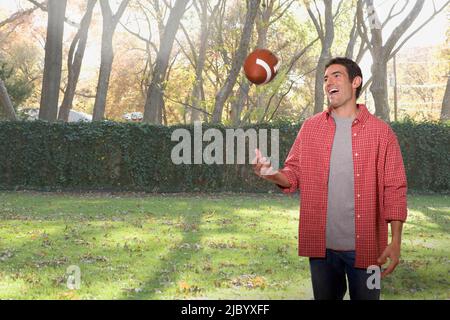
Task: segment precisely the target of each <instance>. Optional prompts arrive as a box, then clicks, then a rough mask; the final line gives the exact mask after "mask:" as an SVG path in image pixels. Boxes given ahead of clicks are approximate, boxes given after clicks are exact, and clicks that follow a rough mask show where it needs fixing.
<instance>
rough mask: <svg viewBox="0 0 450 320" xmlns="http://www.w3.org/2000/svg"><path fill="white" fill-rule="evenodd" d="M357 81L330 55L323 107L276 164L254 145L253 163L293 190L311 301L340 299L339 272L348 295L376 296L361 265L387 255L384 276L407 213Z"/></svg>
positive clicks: (381, 130)
mask: <svg viewBox="0 0 450 320" xmlns="http://www.w3.org/2000/svg"><path fill="white" fill-rule="evenodd" d="M362 80H363V79H362V73H361V69H360V68H359V66H358V65H357V64H356V63H355V62H353V61H352V60H350V59H347V58H334V59H332V60H331V61H330V62H329V63H328V64H327V65H326V70H325V75H324V86H323V89H324V91H325V94H326V96H327V100H328V106H329V107H328V109H327V110H326V111H324V112H322V113H319V114H316V115H314V116H312V117H311V118H309V119H307V120H306V121H305V122H304V123H303V125H302V127H301V129H300V132H299V133H298V135H297V138H296V140H295V142H294V144H293V146H292V148H291V150H290V152H289V154H288V156H287V159H286V161H285V165H284V168H283V169H281V170H279V171H274V170H273V168H272V167H271V165H270V162H268V160H267V159H266V158H264V157H263V156H262V155H261V153H260V151H259V150H258V149H257V150H256V158H255V159H254V162H253V163H254V165H253V167H254V171H255V173H256V174H257V175H258V176H260V177H262V178H264V179H266V180H268V181H271V182H273V183H275V184H277V185H278V186H279V187H280V188H282V190H283V192H285V193H289V192H295V191H296V190H297V189H299V190H300V222H299V238H298V239H299V249H298V250H299V255H300V256H307V257H310V258H309V260H310V270H311V279H312V286H313V292H314V298H315V299H342V298H343V297H344V295H345V293H346V291H347V283H346V277H347V280H348V284H349V293H350V298H351V299H374V300H376V299H379V297H380V288H379V286H378V288H377V287H375V288H373V286H371V285H368V282H369V284H374V283H376V281H375V282H373V283H372V282H371V281H370V280H371V278H373V275H372V273H368V272H367V268H368V267H369V266H374V265H375V266H381V265H384V264H385V263H386V262H387V259H388V258H389V259H390V263H389V265H388V266H387V268H386V269H385V270H384V271H383V273H382V275H381V277H384V276H386V275H388V274H389V273H391V272H392V271H393V270H394V269H395V267H396V266H397V264H398V263H399V258H400V243H401V233H402V225H403V222H404V221H405V220H406V215H407V201H406V189H407V186H406V175H405V170H404V166H403V160H402V155H401V152H400V147H399V144H398V140H397V137H396V135H395V133H394V132H393V131H392V129H391V128H390V126H389V125H388V124H386V123H385V122H383V121H382V120H380V119H378V118H376V117H375V116H373V115H372V114H370V113H369V112H368V110H367V108H366V107H365V106H364V105H361V104H359V105H357V104H356V99H357V98H358V97H359V94H360V91H361V87H362ZM388 223H390V225H391V235H392V238H391V241H390V243H389V244H388ZM369 277H371V278H369ZM367 280H369V281H367Z"/></svg>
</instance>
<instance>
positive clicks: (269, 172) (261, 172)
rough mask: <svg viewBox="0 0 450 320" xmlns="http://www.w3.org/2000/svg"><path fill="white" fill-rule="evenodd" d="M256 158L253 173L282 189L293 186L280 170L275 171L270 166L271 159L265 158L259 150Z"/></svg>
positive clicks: (253, 163)
mask: <svg viewBox="0 0 450 320" xmlns="http://www.w3.org/2000/svg"><path fill="white" fill-rule="evenodd" d="M255 153H256V157H255V159H253V161H252V165H253V171H254V172H255V174H256V175H257V176H258V177H261V178H263V179H266V180H268V181H270V182H273V183H275V184H277V185H279V186H280V187H282V188H289V187H290V186H291V184H290V183H289V181H288V179H287V177H286V176H285V175H284V174H283V173H281V172H280V171H278V170H275V169H274V168H273V167H272V165H271V164H270V161H269V159H267V158H266V157H263V155H262V154H261V151H259V149H255Z"/></svg>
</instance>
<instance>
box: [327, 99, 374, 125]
mask: <svg viewBox="0 0 450 320" xmlns="http://www.w3.org/2000/svg"><path fill="white" fill-rule="evenodd" d="M356 107H357V108H358V110H359V112H358V114H357V115H356V118H355V120H354V121H353V124H354V125H355V124H358V123H360V124H364V123H365V122H366V120H367V118H369V115H370V113H369V110H367V107H366V106H365V105H364V104H357V105H356ZM324 114H325V118H326V120H327V121H328V119H329V118H330V116H331V107H328V108H327V110H325V111H324Z"/></svg>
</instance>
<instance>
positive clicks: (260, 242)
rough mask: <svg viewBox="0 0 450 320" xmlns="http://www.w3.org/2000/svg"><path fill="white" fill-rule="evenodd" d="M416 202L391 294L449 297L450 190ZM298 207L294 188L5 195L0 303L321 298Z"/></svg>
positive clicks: (386, 285) (0, 199) (387, 284)
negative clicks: (302, 247) (301, 250)
mask: <svg viewBox="0 0 450 320" xmlns="http://www.w3.org/2000/svg"><path fill="white" fill-rule="evenodd" d="M408 204H409V220H408V222H407V224H406V225H405V227H404V239H403V247H402V263H401V264H400V265H399V266H398V268H397V270H396V271H395V273H394V274H393V275H392V276H390V277H389V278H387V279H386V280H385V281H383V282H382V288H383V289H382V290H383V291H382V298H383V299H450V282H449V279H450V196H448V195H432V196H430V195H427V196H425V195H410V196H409V198H408ZM298 207H299V204H298V197H296V196H292V197H287V196H283V195H189V196H188V195H183V196H182V195H165V196H163V195H143V194H118V195H111V194H82V195H76V194H54V193H33V192H1V193H0V299H311V298H312V290H311V284H310V274H309V264H308V260H307V258H303V257H298V256H297V228H298ZM70 265H77V266H79V268H80V269H81V288H80V289H79V290H69V289H68V288H67V286H66V282H67V275H66V269H67V267H68V266H70Z"/></svg>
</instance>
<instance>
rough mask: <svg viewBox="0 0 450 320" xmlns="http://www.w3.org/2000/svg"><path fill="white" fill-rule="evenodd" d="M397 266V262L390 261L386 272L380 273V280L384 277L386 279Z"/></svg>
mask: <svg viewBox="0 0 450 320" xmlns="http://www.w3.org/2000/svg"><path fill="white" fill-rule="evenodd" d="M397 265H398V261H391V263H390V264H389V265H388V267H387V268H386V270H384V271H383V272H382V273H381V278H382V279H383V278H384V277H386V276H387V275H389V274H390V273H392V271H394V269H395V267H397Z"/></svg>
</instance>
